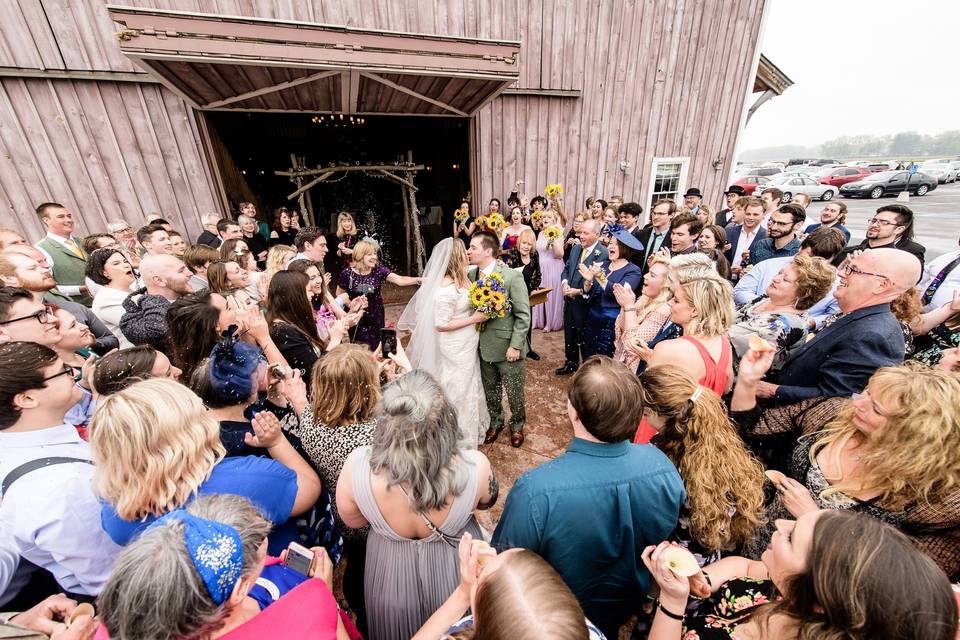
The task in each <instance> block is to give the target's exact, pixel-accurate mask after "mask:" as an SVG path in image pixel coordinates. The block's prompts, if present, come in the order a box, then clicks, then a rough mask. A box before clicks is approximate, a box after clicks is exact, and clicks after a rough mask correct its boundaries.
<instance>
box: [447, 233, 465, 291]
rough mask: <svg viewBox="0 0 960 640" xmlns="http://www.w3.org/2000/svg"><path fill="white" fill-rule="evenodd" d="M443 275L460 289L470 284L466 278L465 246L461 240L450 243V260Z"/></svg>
mask: <svg viewBox="0 0 960 640" xmlns="http://www.w3.org/2000/svg"><path fill="white" fill-rule="evenodd" d="M444 275H445V276H448V277H449V278H450V279H451V280H453V283H454V284H455V285H457V287H459V288H461V289H466V288H467V287H469V286H470V281H469V280H467V248H466V247H465V246H464V244H463V243H462V242H454V243H453V244H452V245H451V247H450V262H448V263H447V271H446V272H445V273H444Z"/></svg>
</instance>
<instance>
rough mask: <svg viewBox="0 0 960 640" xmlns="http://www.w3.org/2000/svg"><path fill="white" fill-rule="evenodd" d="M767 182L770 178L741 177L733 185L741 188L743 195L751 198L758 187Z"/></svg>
mask: <svg viewBox="0 0 960 640" xmlns="http://www.w3.org/2000/svg"><path fill="white" fill-rule="evenodd" d="M768 182H770V178H765V177H763V176H741V177H740V178H739V179H738V180H736V181H734V183H733V184H736V185H740V186H741V187H743V191H744V193H745V194H747V195H748V196H751V195H753V192H754V191H756V189H757V187H758V186H761V185H765V184H767V183H768Z"/></svg>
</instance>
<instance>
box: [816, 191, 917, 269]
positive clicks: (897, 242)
mask: <svg viewBox="0 0 960 640" xmlns="http://www.w3.org/2000/svg"><path fill="white" fill-rule="evenodd" d="M868 249H899V250H900V251H906V252H907V253H911V254H913V255H914V256H916V258H917V260H919V261H920V264H923V256H924V253H926V249H925V248H924V246H923V245H922V244H918V243H916V242H914V241H913V211H912V210H911V209H910V207H908V206H906V205H902V204H885V205H883V206H882V207H880V208H879V209H877V212H876V213H875V214H874V216H873V217H872V218H870V219H869V220H867V237H866V238H865V239H864V241H863V242H861V243H860V244H858V245H855V246H852V247H847V248H846V249H844V250H843V251H841V252H840V255H838V256H837V257H836V259H834V261H833V266H835V267H839V266H840V265H841V264H842V263H843V261H844V260H846V259H847V256H849V255H850V254H851V253H853V252H854V251H867V250H868Z"/></svg>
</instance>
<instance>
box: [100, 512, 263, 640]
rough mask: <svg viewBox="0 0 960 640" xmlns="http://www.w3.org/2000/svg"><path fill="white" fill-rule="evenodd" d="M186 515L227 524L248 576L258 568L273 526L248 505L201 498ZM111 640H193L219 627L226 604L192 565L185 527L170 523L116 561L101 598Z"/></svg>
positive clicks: (141, 539)
mask: <svg viewBox="0 0 960 640" xmlns="http://www.w3.org/2000/svg"><path fill="white" fill-rule="evenodd" d="M187 511H189V512H190V513H192V514H193V515H195V516H198V517H200V518H206V519H207V520H214V521H216V522H222V523H223V524H228V525H230V526H231V527H233V528H234V529H236V530H237V532H238V533H239V534H240V540H241V542H242V543H243V574H244V576H247V575H249V574H250V572H251V571H253V570H254V569H256V567H257V566H258V564H259V556H258V551H259V549H260V545H261V544H263V541H264V540H265V539H266V537H267V534H269V533H270V526H271V525H270V522H269V521H267V520H265V519H264V517H263V516H262V515H261V514H260V511H259V510H257V508H256V507H254V506H253V505H252V504H251V503H250V501H249V500H247V499H246V498H242V497H240V496H235V495H229V494H218V495H211V496H206V497H203V498H198V499H197V500H195V501H194V502H193V503H192V504H190V505H189V506H188V507H187ZM97 609H98V611H99V613H100V619H101V621H102V622H103V624H104V625H105V626H106V627H107V632H108V633H109V634H110V638H111V639H112V640H173V639H174V638H176V639H177V640H194V639H199V638H205V637H208V636H209V635H210V634H211V633H212V632H213V631H215V630H217V629H218V628H220V626H221V625H222V624H223V619H224V618H225V617H226V615H227V608H226V604H224V605H217V604H216V603H214V601H213V599H212V598H211V597H210V592H209V591H207V586H206V585H205V584H204V582H203V579H202V578H201V577H200V574H199V573H198V572H197V570H196V568H195V567H194V566H193V560H192V559H191V558H190V553H189V552H188V551H187V543H186V541H185V540H184V537H183V523H182V522H179V521H176V520H171V521H168V522H166V523H164V524H163V525H161V526H158V527H156V528H154V529H151V530H150V531H148V532H147V533H145V534H143V535H142V536H140V538H138V539H137V540H136V541H134V542H132V543H131V544H130V545H129V546H127V548H126V549H124V550H123V552H121V553H120V557H119V558H117V562H116V564H114V566H113V572H112V573H111V574H110V579H109V580H108V581H107V584H106V585H105V586H104V588H103V591H102V592H100V597H99V598H98V599H97Z"/></svg>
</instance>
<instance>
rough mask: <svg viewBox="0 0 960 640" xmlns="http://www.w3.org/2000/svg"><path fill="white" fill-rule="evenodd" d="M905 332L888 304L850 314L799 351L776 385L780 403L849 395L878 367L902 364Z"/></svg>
mask: <svg viewBox="0 0 960 640" xmlns="http://www.w3.org/2000/svg"><path fill="white" fill-rule="evenodd" d="M903 355H904V344H903V329H902V328H901V327H900V322H899V321H898V320H897V318H896V317H895V316H894V315H893V313H891V311H890V305H889V304H877V305H874V306H872V307H864V308H863V309H857V310H856V311H851V312H850V313H848V314H847V315H845V316H841V317H840V318H839V319H838V320H837V321H836V322H834V323H833V324H831V325H830V326H828V327H827V328H825V329H823V330H822V331H820V333H818V334H817V335H816V336H815V337H814V338H813V339H812V340H810V341H809V342H807V343H806V344H804V345H803V346H801V347H800V348H798V349H797V350H796V351H795V352H794V353H793V355H791V357H790V359H789V360H787V362H786V364H784V365H783V368H782V369H780V371H779V373H778V374H777V376H776V379H775V380H774V382H776V384H778V385H780V386H779V387H778V388H777V394H776V401H777V403H778V404H789V403H792V402H798V401H800V400H804V399H806V398H817V397H821V396H849V395H851V394H853V393H859V392H860V391H863V389H864V388H865V387H866V386H867V380H869V379H870V376H872V375H873V373H874V371H876V370H877V369H879V368H880V367H887V366H891V365H898V364H900V363H902V362H903Z"/></svg>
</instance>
